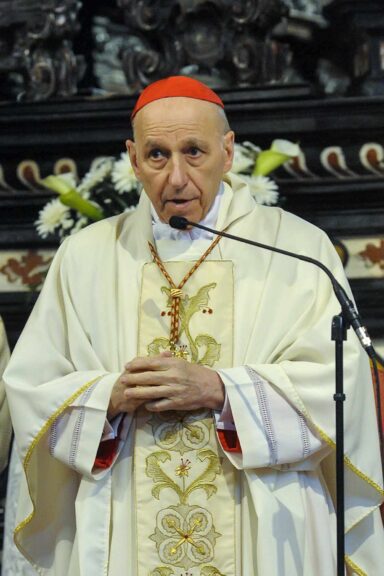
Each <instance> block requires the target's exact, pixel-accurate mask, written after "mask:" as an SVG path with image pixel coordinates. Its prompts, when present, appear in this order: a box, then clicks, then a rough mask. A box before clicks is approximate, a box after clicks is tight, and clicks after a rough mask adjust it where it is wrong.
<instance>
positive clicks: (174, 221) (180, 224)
mask: <svg viewBox="0 0 384 576" xmlns="http://www.w3.org/2000/svg"><path fill="white" fill-rule="evenodd" d="M168 224H169V225H170V226H172V228H177V229H178V230H185V229H186V228H187V226H188V224H189V222H188V220H187V219H186V218H184V216H171V217H170V219H169V222H168Z"/></svg>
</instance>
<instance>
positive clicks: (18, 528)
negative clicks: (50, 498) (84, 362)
mask: <svg viewBox="0 0 384 576" xmlns="http://www.w3.org/2000/svg"><path fill="white" fill-rule="evenodd" d="M99 378H100V377H97V378H94V379H93V380H91V381H90V382H87V383H86V384H84V385H83V386H81V388H79V390H77V391H76V392H74V394H72V396H70V397H69V398H68V399H67V400H66V401H65V402H64V403H63V404H62V405H61V406H59V408H58V409H57V410H56V411H55V412H54V413H53V414H52V416H50V418H48V420H47V421H46V422H45V424H44V425H43V426H42V428H41V429H40V430H39V432H38V433H37V435H36V436H35V438H34V439H33V440H32V442H31V445H30V447H29V448H28V451H27V453H26V455H25V458H24V461H23V467H24V471H25V474H26V477H27V486H28V493H29V497H30V499H31V502H32V512H31V513H30V514H29V515H28V516H27V517H26V518H24V520H22V521H21V522H20V524H18V525H17V526H16V528H15V530H14V536H15V542H16V544H17V547H18V548H19V550H20V552H22V553H23V554H24V555H26V556H28V557H29V555H28V554H26V553H25V551H24V550H23V549H22V547H21V546H20V544H19V543H18V541H17V540H16V537H17V535H18V534H19V532H20V531H21V530H23V528H25V526H26V525H27V524H29V523H30V522H31V520H32V518H33V517H34V515H35V511H36V505H35V502H34V500H33V498H32V493H31V489H30V484H29V478H28V474H27V468H28V465H29V462H30V460H31V457H32V453H33V451H34V449H35V447H36V446H37V444H38V443H39V442H40V440H41V439H42V437H43V436H44V434H45V433H46V432H47V431H48V429H49V428H50V427H51V426H52V424H53V422H54V421H55V420H57V418H58V417H59V416H60V414H61V413H62V412H64V410H65V409H66V408H68V406H69V405H70V404H72V403H73V402H74V401H75V400H76V398H78V397H79V396H80V395H81V394H82V393H83V392H85V391H86V390H87V389H88V388H90V387H91V386H92V385H93V384H94V383H95V382H97V380H99Z"/></svg>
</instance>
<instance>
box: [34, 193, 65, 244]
mask: <svg viewBox="0 0 384 576" xmlns="http://www.w3.org/2000/svg"><path fill="white" fill-rule="evenodd" d="M35 224H36V228H37V232H38V234H39V235H40V236H41V237H42V238H46V237H47V236H48V235H49V234H53V233H54V232H55V230H56V229H57V228H60V227H62V228H64V229H67V228H70V227H71V226H72V224H73V221H72V219H71V218H70V209H69V207H68V206H64V204H62V203H61V202H60V200H59V199H56V198H55V199H54V200H51V201H50V202H48V204H46V205H45V206H44V208H43V209H42V210H40V212H39V218H38V220H36V222H35Z"/></svg>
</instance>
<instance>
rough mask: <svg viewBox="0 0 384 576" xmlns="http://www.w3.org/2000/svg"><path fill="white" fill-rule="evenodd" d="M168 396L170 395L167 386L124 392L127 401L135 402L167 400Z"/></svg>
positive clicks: (147, 387) (130, 389)
mask: <svg viewBox="0 0 384 576" xmlns="http://www.w3.org/2000/svg"><path fill="white" fill-rule="evenodd" d="M167 394H169V388H168V387H167V386H156V387H153V386H146V387H136V388H127V389H126V390H125V391H124V397H125V399H126V400H127V401H131V400H132V401H134V402H136V401H146V400H155V399H159V398H165V397H166V396H167Z"/></svg>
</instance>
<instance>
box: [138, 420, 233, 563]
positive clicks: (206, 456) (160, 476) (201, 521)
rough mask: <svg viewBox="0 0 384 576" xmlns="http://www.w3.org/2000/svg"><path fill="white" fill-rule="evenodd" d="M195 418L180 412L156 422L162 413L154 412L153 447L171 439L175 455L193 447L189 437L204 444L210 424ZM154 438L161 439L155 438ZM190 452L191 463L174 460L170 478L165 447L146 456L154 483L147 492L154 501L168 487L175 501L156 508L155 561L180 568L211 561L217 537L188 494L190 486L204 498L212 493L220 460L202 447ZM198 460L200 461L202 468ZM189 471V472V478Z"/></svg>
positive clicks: (206, 513) (209, 518)
mask: <svg viewBox="0 0 384 576" xmlns="http://www.w3.org/2000/svg"><path fill="white" fill-rule="evenodd" d="M203 414H204V413H203ZM198 416H200V418H201V416H202V413H201V412H199V413H196V414H194V415H191V414H184V416H183V415H182V414H181V413H179V414H176V418H175V417H174V418H173V420H174V421H173V422H164V421H162V420H163V419H164V414H162V415H155V416H154V417H153V418H152V419H151V421H150V423H151V426H152V430H153V434H154V438H155V440H156V443H157V444H158V445H159V444H161V443H162V442H163V441H165V443H166V444H167V443H168V445H169V442H173V444H174V445H176V446H177V447H178V450H177V451H178V452H179V453H180V452H181V451H189V450H191V449H193V450H195V448H194V447H193V448H190V447H189V446H188V443H189V442H190V439H191V438H195V439H197V441H198V442H199V443H200V444H201V445H203V446H206V445H207V444H208V443H209V428H210V427H211V426H212V421H210V419H207V420H206V421H202V420H197V417H198ZM187 420H188V421H187ZM156 421H157V422H156ZM172 424H173V426H174V429H173V430H172V428H169V429H168V430H167V429H166V426H172ZM188 426H190V429H189V430H188ZM185 432H186V436H184V433H185ZM160 438H161V439H162V440H160V442H159V439H160ZM195 454H196V462H195V465H194V466H193V464H192V461H191V460H189V459H184V458H181V459H180V462H181V464H180V465H179V466H177V467H176V468H174V469H173V470H174V478H173V477H171V476H170V475H169V474H168V473H167V472H166V471H165V468H166V465H167V463H169V462H171V460H172V455H171V453H170V452H169V451H165V450H162V451H158V452H153V453H152V454H150V455H149V456H148V457H147V458H146V464H147V466H146V474H147V476H148V477H149V478H152V480H153V483H154V486H153V488H152V496H153V497H154V498H156V499H157V500H160V496H161V492H162V491H163V490H165V489H168V490H171V491H172V492H173V493H174V495H175V496H176V498H177V501H178V503H177V504H176V505H171V506H168V507H167V508H164V509H162V510H160V511H159V512H158V514H157V517H156V527H155V531H154V533H153V534H152V535H151V536H150V538H151V540H153V541H154V542H155V544H156V549H157V552H158V555H159V559H160V560H161V562H164V563H165V564H168V565H171V566H177V567H180V568H184V569H189V568H191V567H194V566H198V565H200V564H202V563H204V564H205V563H207V562H211V561H212V560H213V559H214V548H215V542H216V539H217V538H218V537H220V534H219V533H218V532H216V530H215V527H214V523H213V518H212V515H211V513H210V512H209V511H208V510H206V509H205V508H203V507H202V506H196V505H191V504H190V503H189V497H190V495H191V494H192V492H195V491H196V490H202V491H203V492H204V494H205V497H206V498H207V499H209V498H210V497H211V496H213V494H215V493H216V490H217V488H216V486H215V483H214V481H215V478H216V476H217V475H218V474H222V469H221V464H220V460H219V457H218V456H217V454H215V453H214V452H213V451H212V450H211V449H209V448H202V449H200V450H198V451H195ZM199 463H200V464H202V465H203V467H202V468H201V466H199ZM192 468H193V470H192ZM195 469H196V470H197V472H195ZM190 472H195V473H194V474H191V477H190V476H189V474H190ZM155 573H156V572H155ZM155 573H154V574H155ZM159 574H161V572H159ZM164 574H165V573H164ZM170 574H171V573H170ZM202 574H203V573H202ZM213 574H214V572H213ZM218 574H219V573H218Z"/></svg>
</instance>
